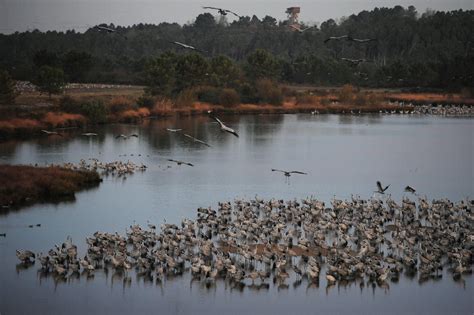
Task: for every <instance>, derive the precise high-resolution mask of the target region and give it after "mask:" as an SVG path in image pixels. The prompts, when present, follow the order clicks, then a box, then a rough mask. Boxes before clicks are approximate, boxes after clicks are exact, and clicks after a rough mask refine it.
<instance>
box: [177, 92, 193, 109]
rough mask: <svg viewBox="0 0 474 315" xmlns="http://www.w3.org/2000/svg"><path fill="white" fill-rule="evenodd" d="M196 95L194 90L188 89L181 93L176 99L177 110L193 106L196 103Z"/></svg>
mask: <svg viewBox="0 0 474 315" xmlns="http://www.w3.org/2000/svg"><path fill="white" fill-rule="evenodd" d="M196 99H197V98H196V93H195V90H194V89H186V90H183V91H181V92H180V93H179V94H178V97H176V100H175V107H177V108H185V107H191V106H193V104H194V102H195V101H196Z"/></svg>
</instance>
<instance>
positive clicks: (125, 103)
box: [108, 96, 136, 114]
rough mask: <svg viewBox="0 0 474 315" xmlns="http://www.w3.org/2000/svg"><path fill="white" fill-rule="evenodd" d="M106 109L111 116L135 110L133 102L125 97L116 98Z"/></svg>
mask: <svg viewBox="0 0 474 315" xmlns="http://www.w3.org/2000/svg"><path fill="white" fill-rule="evenodd" d="M108 109H109V111H110V112H111V113H112V114H117V113H120V112H124V111H126V110H130V109H136V106H134V104H133V102H132V101H131V100H129V99H128V98H126V97H123V96H118V97H114V98H113V99H112V100H110V102H109V104H108Z"/></svg>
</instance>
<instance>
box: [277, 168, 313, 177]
mask: <svg viewBox="0 0 474 315" xmlns="http://www.w3.org/2000/svg"><path fill="white" fill-rule="evenodd" d="M272 172H280V173H283V174H284V175H285V176H286V177H290V176H291V174H300V175H308V173H305V172H300V171H284V170H277V169H274V168H272Z"/></svg>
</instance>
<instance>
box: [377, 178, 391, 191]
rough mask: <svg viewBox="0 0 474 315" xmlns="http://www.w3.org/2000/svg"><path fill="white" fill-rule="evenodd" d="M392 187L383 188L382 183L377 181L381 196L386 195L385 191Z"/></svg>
mask: <svg viewBox="0 0 474 315" xmlns="http://www.w3.org/2000/svg"><path fill="white" fill-rule="evenodd" d="M388 187H390V185H387V186H385V188H383V187H382V183H381V182H380V181H377V191H376V192H378V193H379V194H384V193H385V191H386V190H387V189H388Z"/></svg>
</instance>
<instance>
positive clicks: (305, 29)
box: [289, 24, 316, 33]
mask: <svg viewBox="0 0 474 315" xmlns="http://www.w3.org/2000/svg"><path fill="white" fill-rule="evenodd" d="M289 26H290V27H291V28H292V29H294V30H296V31H298V32H300V33H304V32H306V31H307V30H309V29H312V28H315V27H316V25H314V26H310V27H307V28H303V29H301V28H299V27H298V26H296V25H293V24H290V25H289Z"/></svg>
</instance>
